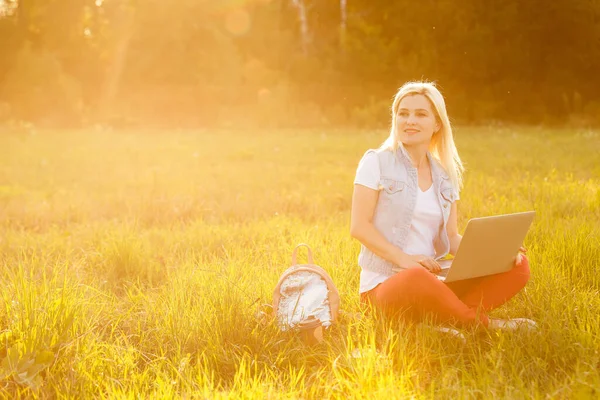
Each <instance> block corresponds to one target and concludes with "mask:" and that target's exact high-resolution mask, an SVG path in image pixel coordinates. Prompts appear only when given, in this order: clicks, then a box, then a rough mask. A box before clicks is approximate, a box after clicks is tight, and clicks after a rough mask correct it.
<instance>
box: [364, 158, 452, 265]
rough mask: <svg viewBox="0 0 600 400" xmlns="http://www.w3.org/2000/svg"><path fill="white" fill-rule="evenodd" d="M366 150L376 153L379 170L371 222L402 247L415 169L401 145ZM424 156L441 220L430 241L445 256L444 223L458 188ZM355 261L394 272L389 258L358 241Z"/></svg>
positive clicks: (415, 188)
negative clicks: (441, 216)
mask: <svg viewBox="0 0 600 400" xmlns="http://www.w3.org/2000/svg"><path fill="white" fill-rule="evenodd" d="M368 152H375V153H376V154H377V156H378V158H379V167H380V171H381V179H380V181H379V198H378V200H377V205H376V206H375V213H374V215H373V224H374V225H375V228H377V230H379V231H380V232H381V233H382V234H383V236H384V237H385V238H386V239H387V240H388V241H389V242H390V243H392V244H394V245H395V246H397V247H399V248H400V249H404V246H405V245H406V242H407V239H408V234H409V232H410V224H411V222H412V219H413V215H414V210H415V205H416V203H417V193H418V192H417V191H418V190H419V181H418V175H417V169H416V168H415V167H414V166H413V165H412V163H411V161H410V156H409V155H408V153H407V152H406V150H405V149H404V147H402V146H400V147H399V148H398V150H397V151H396V152H392V151H391V150H383V149H379V150H369V151H368ZM368 152H367V153H368ZM427 158H428V159H429V162H430V165H431V177H432V179H433V187H434V190H435V192H436V194H437V196H438V200H439V203H440V205H441V207H442V215H443V223H442V225H441V227H440V230H439V233H438V235H437V237H436V239H435V240H434V243H433V245H434V248H435V257H436V258H437V257H443V256H445V255H446V254H448V252H449V251H450V242H449V240H448V232H447V231H446V225H447V223H448V217H449V216H450V208H451V205H452V203H453V202H454V201H456V200H457V199H458V192H457V191H456V190H455V188H454V187H453V185H452V181H450V178H448V175H447V174H446V172H445V171H444V168H443V167H442V165H441V164H440V163H439V161H437V160H436V159H435V158H434V157H433V156H432V155H431V154H430V153H429V152H428V153H427ZM358 265H360V266H361V267H362V268H364V269H368V270H370V271H374V272H380V273H382V274H385V275H388V276H392V275H394V273H395V272H394V271H393V270H392V267H394V264H393V263H392V262H390V261H387V260H385V259H383V258H381V257H379V256H378V255H376V254H375V253H373V252H372V251H371V250H369V249H368V248H367V247H365V246H364V245H361V250H360V254H359V256H358Z"/></svg>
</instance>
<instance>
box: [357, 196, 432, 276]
mask: <svg viewBox="0 0 600 400" xmlns="http://www.w3.org/2000/svg"><path fill="white" fill-rule="evenodd" d="M378 197H379V192H378V191H376V190H373V189H370V188H368V187H366V186H362V185H354V194H353V195H352V213H351V219H350V235H352V237H353V238H355V239H358V241H359V242H361V243H362V244H363V245H365V246H366V247H367V248H368V249H369V250H371V251H372V252H373V253H375V254H377V255H378V256H379V257H381V258H383V259H385V260H388V261H390V262H392V263H394V264H396V265H398V266H399V267H401V268H413V267H423V266H424V265H422V264H420V263H419V262H418V261H417V260H416V259H413V258H419V257H411V256H409V255H408V254H406V253H404V252H403V251H402V250H400V248H398V247H396V246H394V245H393V244H391V243H390V242H389V241H388V240H387V239H386V238H385V237H384V236H383V235H382V234H381V232H379V230H378V229H377V228H375V225H373V214H374V213H375V206H376V204H377V199H378ZM431 261H433V260H431ZM433 262H435V261H433ZM431 268H434V266H433V265H432V266H431Z"/></svg>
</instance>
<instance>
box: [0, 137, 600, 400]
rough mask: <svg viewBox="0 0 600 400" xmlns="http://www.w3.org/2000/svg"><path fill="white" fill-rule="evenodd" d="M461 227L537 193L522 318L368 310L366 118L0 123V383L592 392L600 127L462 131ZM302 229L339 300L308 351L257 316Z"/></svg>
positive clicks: (284, 393) (125, 391)
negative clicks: (160, 126) (481, 321)
mask: <svg viewBox="0 0 600 400" xmlns="http://www.w3.org/2000/svg"><path fill="white" fill-rule="evenodd" d="M456 135H457V145H458V148H459V151H460V152H461V155H462V157H463V160H464V161H465V162H466V165H467V168H468V172H467V174H466V180H465V188H464V190H463V191H462V193H461V198H462V200H461V201H460V204H459V227H460V229H461V231H462V229H463V228H464V226H465V224H466V221H467V220H468V219H469V218H471V217H475V216H484V215H492V214H498V213H508V212H517V211H525V210H531V209H535V210H536V212H537V215H536V220H535V222H534V225H533V227H532V229H531V231H530V233H529V235H528V237H527V239H526V241H525V245H526V246H527V247H528V249H529V253H528V255H529V258H530V262H531V268H532V278H531V280H530V282H529V284H528V286H527V288H526V290H525V291H523V292H522V293H520V294H519V295H518V296H517V297H516V298H515V299H513V300H512V301H511V302H509V303H508V304H507V305H505V306H503V307H502V308H500V309H498V310H496V311H494V312H493V316H496V317H508V316H511V317H529V318H533V319H535V320H536V321H538V323H539V326H540V329H539V331H537V332H534V333H487V332H484V333H481V332H480V333H477V332H464V333H465V335H466V337H467V342H466V344H463V343H462V342H461V341H459V340H457V339H454V338H452V337H449V336H447V335H444V334H442V333H439V332H436V331H434V330H432V329H431V328H428V327H427V326H423V325H420V326H411V325H408V324H404V323H402V322H399V321H382V320H374V319H373V318H371V317H369V316H364V315H362V313H361V308H360V307H359V302H358V278H359V267H358V266H357V264H356V259H357V255H358V251H359V244H358V243H357V242H356V241H355V240H353V239H351V238H350V235H349V233H348V232H349V212H350V202H351V193H352V181H353V177H354V172H355V169H356V165H357V163H358V160H359V159H360V157H361V156H362V154H363V153H364V151H365V150H366V149H368V148H370V147H377V146H378V145H379V143H381V142H382V141H383V140H384V138H385V136H386V132H384V131H376V132H368V131H342V130H338V131H335V130H331V131H294V130H281V131H169V132H166V131H161V132H159V131H145V132H142V131H119V132H116V131H115V132H111V131H92V130H90V131H78V132H58V131H39V132H36V131H34V130H27V129H23V130H8V129H4V130H3V131H0V263H1V264H0V284H1V285H2V290H1V291H0V293H1V296H2V307H1V308H0V321H1V325H0V329H1V331H0V339H1V341H2V346H1V348H0V359H1V360H2V361H0V378H1V380H0V396H1V397H2V398H12V397H17V396H20V397H40V398H48V397H50V398H55V397H56V398H67V397H69V398H71V397H72V398H90V397H98V396H105V397H113V398H149V397H153V398H171V397H183V398H232V399H233V398H236V399H237V398H344V399H346V398H382V399H387V398H409V397H413V398H510V399H515V398H597V396H599V395H600V394H599V393H600V372H599V369H600V314H599V312H600V296H599V288H600V278H599V275H598V272H599V271H598V267H599V266H600V133H598V132H594V131H579V132H578V131H568V130H546V129H535V128H528V129H520V128H514V129H513V128H475V127H470V128H467V127H459V128H457V129H456ZM300 242H306V243H308V244H310V245H311V246H312V248H313V251H314V252H315V258H316V262H317V263H318V264H320V265H321V266H323V267H324V268H325V269H327V270H328V271H329V272H330V274H331V275H332V277H333V279H334V281H335V282H336V285H337V286H338V288H339V291H340V294H341V297H342V309H343V313H342V315H341V318H340V321H339V323H338V324H336V325H335V326H334V327H333V328H332V329H331V331H330V332H328V334H327V340H326V342H325V343H324V344H323V345H322V346H318V347H312V348H311V347H306V346H304V345H303V344H302V343H301V342H300V340H299V339H298V338H297V337H295V336H293V335H291V334H281V333H279V332H278V330H277V327H276V326H275V325H274V324H273V323H268V322H267V323H266V324H264V323H262V322H261V319H260V318H258V317H257V314H258V313H259V311H260V310H261V307H262V305H263V304H265V303H270V301H271V294H272V290H273V287H274V286H275V284H276V282H277V279H278V277H279V275H280V274H281V272H283V271H284V270H285V269H286V268H287V267H288V266H289V264H290V253H291V250H292V249H293V247H294V245H295V244H297V243H300Z"/></svg>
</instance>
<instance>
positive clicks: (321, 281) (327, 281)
mask: <svg viewBox="0 0 600 400" xmlns="http://www.w3.org/2000/svg"><path fill="white" fill-rule="evenodd" d="M302 246H304V247H306V248H307V250H308V264H297V263H296V260H297V257H296V256H297V252H298V248H299V247H302ZM339 308H340V295H339V293H338V290H337V288H336V287H335V285H334V284H333V281H332V280H331V277H330V276H329V274H328V273H327V272H326V271H325V270H324V269H323V268H321V267H319V266H318V265H316V264H314V262H313V255H312V251H311V249H310V247H309V246H308V245H307V244H304V243H302V244H299V245H298V246H296V247H295V248H294V251H293V252H292V266H291V267H290V268H288V269H286V270H285V272H284V273H283V274H282V275H281V277H280V278H279V282H278V283H277V286H276V287H275V290H274V291H273V312H274V314H275V318H276V319H277V322H278V324H279V326H280V328H281V330H283V331H286V330H290V329H294V330H298V331H300V333H301V334H302V338H303V340H304V341H305V342H307V343H309V344H315V343H320V342H321V341H322V340H323V329H324V328H325V329H327V328H328V327H330V326H331V324H332V323H333V322H334V321H335V320H336V319H337V317H338V312H339Z"/></svg>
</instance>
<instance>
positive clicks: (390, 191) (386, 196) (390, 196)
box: [379, 178, 406, 203]
mask: <svg viewBox="0 0 600 400" xmlns="http://www.w3.org/2000/svg"><path fill="white" fill-rule="evenodd" d="M379 189H380V199H381V200H382V201H383V202H386V203H387V202H398V201H401V200H402V198H403V197H404V193H405V192H406V190H405V189H406V182H404V181H399V180H397V179H390V178H381V180H380V181H379Z"/></svg>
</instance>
